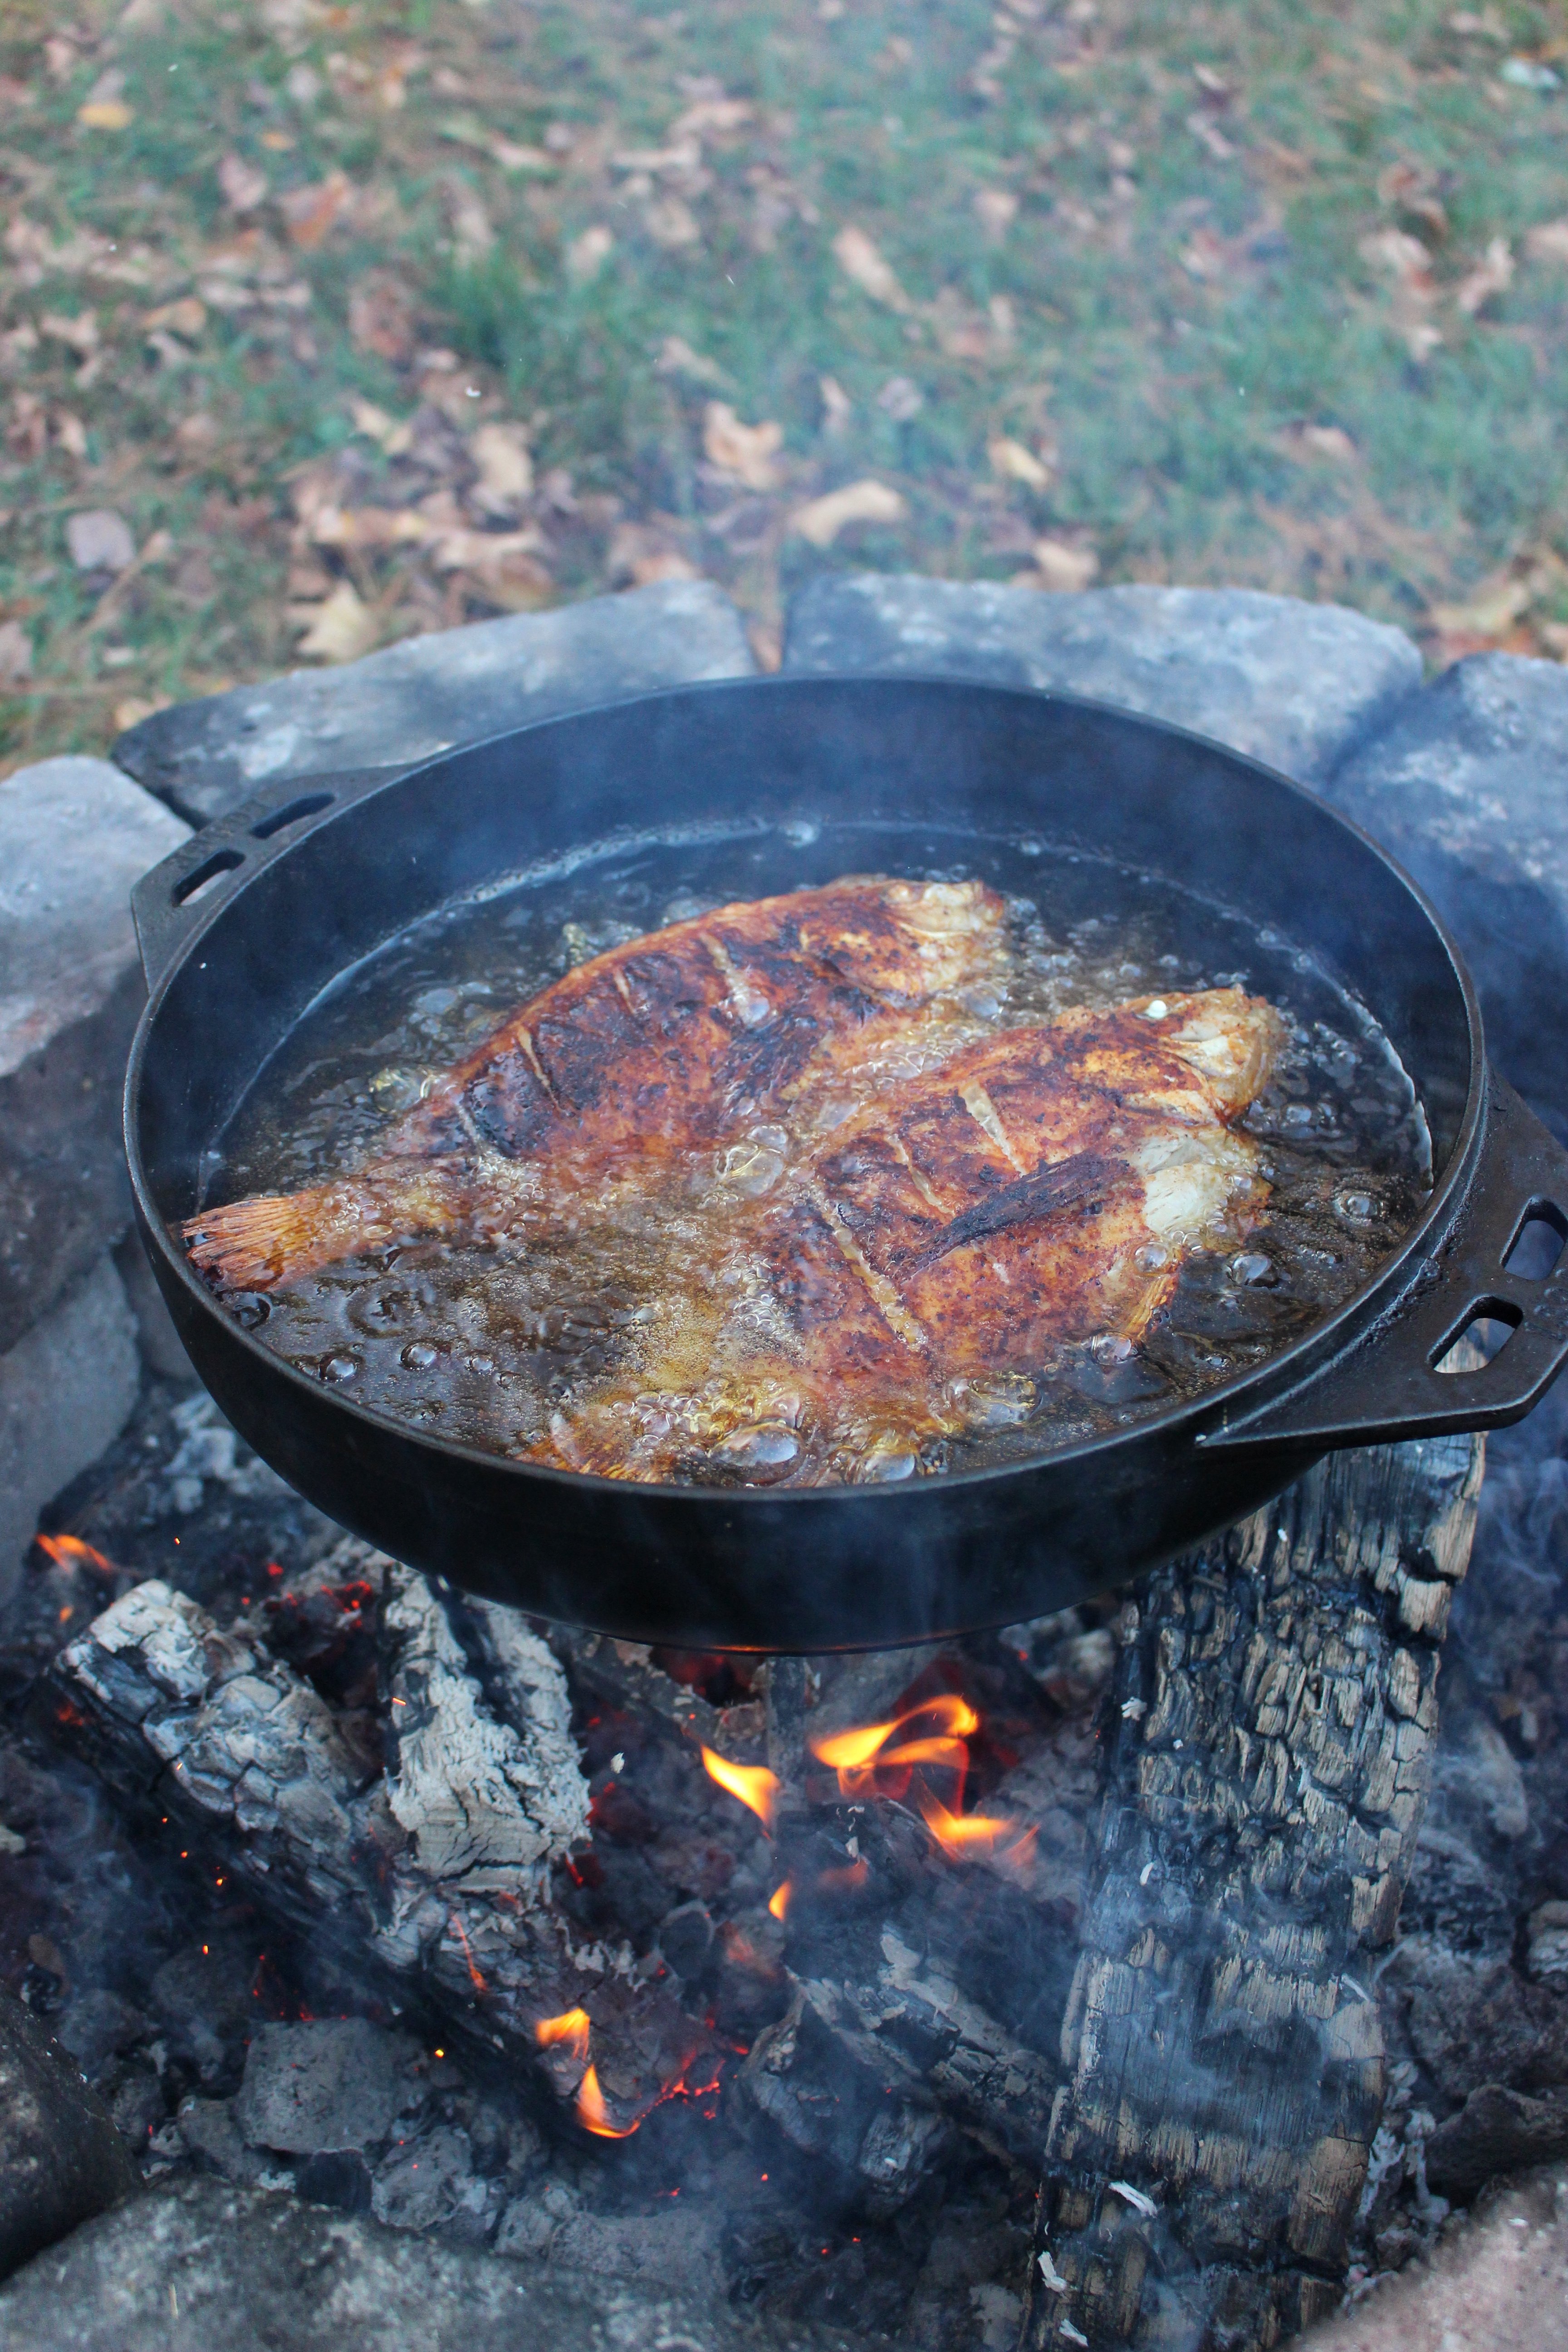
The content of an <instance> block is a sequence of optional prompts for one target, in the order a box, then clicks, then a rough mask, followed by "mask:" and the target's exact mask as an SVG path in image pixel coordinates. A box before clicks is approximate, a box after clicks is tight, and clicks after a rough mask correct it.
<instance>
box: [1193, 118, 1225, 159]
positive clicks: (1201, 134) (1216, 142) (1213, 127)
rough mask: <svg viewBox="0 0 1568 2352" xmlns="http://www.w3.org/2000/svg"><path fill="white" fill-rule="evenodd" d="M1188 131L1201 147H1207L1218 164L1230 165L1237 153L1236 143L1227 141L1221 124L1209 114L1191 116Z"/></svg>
mask: <svg viewBox="0 0 1568 2352" xmlns="http://www.w3.org/2000/svg"><path fill="white" fill-rule="evenodd" d="M1187 129H1188V130H1189V131H1191V132H1192V134H1193V137H1194V139H1195V140H1196V141H1197V142H1198V144H1199V145H1200V146H1201V147H1206V148H1207V149H1208V151H1209V153H1210V154H1211V155H1212V156H1213V157H1214V159H1215V163H1229V161H1230V159H1231V157H1232V156H1233V155H1234V154H1235V152H1236V147H1235V144H1234V142H1232V141H1231V140H1229V139H1227V138H1226V135H1225V132H1224V131H1222V130H1221V129H1220V127H1219V124H1218V123H1217V122H1215V121H1214V119H1213V118H1212V116H1210V115H1207V114H1189V115H1188V117H1187Z"/></svg>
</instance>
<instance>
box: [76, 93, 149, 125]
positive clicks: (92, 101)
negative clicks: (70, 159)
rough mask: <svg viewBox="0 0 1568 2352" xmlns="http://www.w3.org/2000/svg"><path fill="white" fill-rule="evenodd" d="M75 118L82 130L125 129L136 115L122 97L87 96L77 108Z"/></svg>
mask: <svg viewBox="0 0 1568 2352" xmlns="http://www.w3.org/2000/svg"><path fill="white" fill-rule="evenodd" d="M76 119H77V121H79V123H80V124H81V126H82V129H83V130H84V131H125V130H128V129H129V127H130V126H131V124H132V122H134V121H135V120H136V117H135V115H134V114H133V113H132V110H131V109H130V107H128V106H127V105H126V103H125V100H123V99H122V98H89V100H88V101H87V103H86V105H85V106H79V107H78V108H77V110H76Z"/></svg>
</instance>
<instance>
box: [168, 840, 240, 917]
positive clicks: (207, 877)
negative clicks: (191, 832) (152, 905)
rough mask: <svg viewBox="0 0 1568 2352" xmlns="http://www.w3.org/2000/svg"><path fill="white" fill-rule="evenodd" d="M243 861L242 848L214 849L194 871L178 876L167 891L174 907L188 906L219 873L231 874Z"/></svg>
mask: <svg viewBox="0 0 1568 2352" xmlns="http://www.w3.org/2000/svg"><path fill="white" fill-rule="evenodd" d="M244 863H245V852H244V850H243V849H215V850H214V852H213V854H212V856H210V857H207V858H204V859H203V861H202V863H201V864H200V865H199V866H197V867H196V868H195V872H194V873H191V874H183V875H182V876H181V877H180V879H179V880H178V881H177V882H176V883H175V885H174V888H173V890H172V891H171V892H170V893H169V897H170V900H171V903H172V904H173V905H174V906H176V907H188V906H189V905H190V903H191V901H192V899H193V898H200V897H201V895H202V893H203V891H204V890H206V889H210V887H212V885H213V884H214V883H215V882H216V880H217V878H218V877H219V875H220V874H232V873H233V872H234V869H235V867H236V866H243V865H244Z"/></svg>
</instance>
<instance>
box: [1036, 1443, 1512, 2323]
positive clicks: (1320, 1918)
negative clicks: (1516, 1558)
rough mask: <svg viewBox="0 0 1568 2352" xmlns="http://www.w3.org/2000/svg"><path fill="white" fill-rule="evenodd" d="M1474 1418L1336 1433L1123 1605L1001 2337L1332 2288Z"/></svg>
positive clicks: (1254, 2305) (1201, 2313) (1424, 1743)
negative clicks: (1059, 2074) (1075, 1942)
mask: <svg viewBox="0 0 1568 2352" xmlns="http://www.w3.org/2000/svg"><path fill="white" fill-rule="evenodd" d="M1482 1460H1483V1448H1482V1444H1481V1442H1480V1441H1479V1440H1472V1439H1468V1438H1448V1439H1440V1440H1433V1441H1429V1442H1426V1443H1421V1444H1407V1445H1401V1446H1394V1447H1383V1448H1378V1449H1375V1450H1371V1451H1366V1452H1362V1453H1357V1454H1340V1455H1337V1456H1334V1457H1331V1459H1330V1460H1329V1461H1327V1462H1325V1463H1322V1464H1320V1465H1318V1466H1317V1467H1316V1468H1315V1469H1313V1470H1312V1471H1310V1473H1309V1474H1308V1475H1306V1476H1305V1477H1304V1478H1302V1479H1301V1480H1300V1481H1299V1482H1298V1484H1297V1485H1296V1486H1292V1487H1291V1488H1290V1489H1289V1491H1288V1492H1287V1493H1286V1494H1285V1495H1284V1496H1281V1497H1280V1499H1279V1501H1278V1502H1277V1503H1275V1504H1274V1505H1272V1506H1270V1507H1268V1509H1266V1510H1264V1511H1261V1512H1259V1513H1258V1514H1257V1515H1256V1516H1255V1517H1252V1518H1251V1519H1248V1520H1247V1521H1245V1522H1244V1523H1243V1524H1242V1525H1240V1526H1239V1527H1237V1528H1233V1529H1231V1530H1230V1531H1229V1532H1228V1534H1227V1535H1226V1536H1225V1537H1223V1538H1218V1539H1216V1540H1215V1541H1214V1542H1212V1543H1211V1544H1209V1545H1206V1546H1205V1547H1204V1548H1203V1549H1201V1550H1200V1551H1198V1552H1196V1553H1194V1554H1192V1555H1190V1556H1188V1557H1187V1558H1185V1559H1183V1560H1181V1561H1179V1562H1177V1563H1176V1564H1175V1565H1173V1566H1172V1567H1170V1568H1168V1569H1165V1570H1160V1571H1158V1572H1157V1573H1156V1574H1154V1575H1153V1576H1152V1578H1150V1579H1149V1580H1147V1582H1146V1583H1145V1584H1144V1585H1143V1586H1142V1588H1140V1590H1139V1591H1138V1594H1137V1597H1136V1598H1135V1599H1134V1600H1131V1601H1128V1602H1127V1603H1126V1604H1125V1606H1124V1607H1123V1609H1122V1611H1121V1615H1120V1617H1119V1619H1118V1621H1117V1622H1116V1626H1115V1629H1114V1630H1115V1632H1116V1635H1117V1639H1118V1643H1119V1648H1120V1656H1119V1662H1118V1668H1117V1673H1116V1676H1115V1679H1114V1684H1113V1687H1112V1695H1111V1698H1110V1702H1109V1705H1108V1709H1107V1717H1106V1741H1107V1749H1106V1759H1105V1768H1104V1782H1103V1797H1102V1801H1101V1804H1100V1813H1099V1817H1098V1822H1097V1823H1096V1826H1095V1829H1094V1832H1093V1834H1092V1836H1091V1863H1090V1871H1089V1889H1088V1901H1087V1906H1086V1910H1085V1914H1084V1918H1083V1925H1082V1931H1081V1941H1080V1948H1079V1958H1078V1964H1077V1968H1076V1971H1075V1974H1074V1978H1073V1984H1072V1990H1071V1993H1070V1996H1069V1999H1068V2008H1067V2015H1066V2019H1065V2021H1064V2025H1063V2029H1062V2042H1061V2050H1062V2065H1063V2077H1064V2079H1063V2081H1062V2083H1061V2086H1060V2088H1059V2089H1058V2093H1057V2096H1056V2102H1055V2106H1054V2110H1053V2114H1052V2118H1051V2125H1050V2131H1049V2139H1048V2146H1047V2156H1046V2163H1045V2171H1044V2180H1043V2185H1042V2189H1041V2192H1040V2200H1039V2209H1038V2221H1037V2236H1036V2245H1035V2257H1036V2259H1035V2262H1034V2264H1033V2266H1032V2268H1031V2273H1030V2278H1029V2285H1028V2294H1027V2299H1026V2312H1025V2317H1024V2324H1023V2330H1022V2338H1021V2341H1022V2345H1023V2347H1026V2352H1046V2347H1057V2346H1063V2345H1081V2344H1084V2343H1086V2342H1087V2343H1089V2344H1090V2345H1093V2346H1095V2347H1109V2346H1136V2347H1156V2346H1157V2347H1162V2352H1166V2347H1169V2352H1175V2347H1178V2346H1179V2347H1194V2352H1196V2347H1208V2346H1214V2347H1220V2346H1225V2347H1231V2348H1232V2352H1243V2347H1247V2352H1250V2347H1267V2346H1270V2345H1273V2344H1275V2343H1278V2342H1279V2341H1280V2340H1281V2339H1282V2338H1283V2337H1285V2336H1289V2335H1290V2334H1293V2333H1294V2332H1295V2331H1296V2330H1297V2329H1299V2328H1300V2327H1301V2326H1305V2325H1307V2324H1308V2323H1309V2322H1310V2320H1312V2319H1313V2318H1316V2317H1317V2316H1319V2315H1321V2314H1322V2313H1324V2312H1326V2311H1328V2310H1330V2309H1331V2308H1332V2307H1333V2306H1334V2305H1335V2304H1336V2303H1337V2301H1338V2298H1339V2295H1340V2293H1341V2291H1342V2286H1341V2282H1342V2272H1343V2268H1344V2262H1345V2247H1346V2242H1347V2238H1348V2234H1349V2231H1350V2226H1351V2223H1352V2219H1353V2217H1354V2214H1355V2210H1356V2205H1357V2200H1358V2199H1359V2197H1360V2194H1361V2190H1362V2186H1363V2181H1364V2179H1365V2177H1366V2169H1367V2161H1368V2151H1369V2148H1370V2146H1371V2142H1372V2138H1373V2133H1374V2131H1375V2129H1376V2127H1377V2124H1378V2120H1379V2117H1380V2115H1381V2112H1382V2108H1383V2102H1384V2051H1383V2042H1382V2035H1381V2030H1380V2027H1379V2021H1378V2012H1377V2008H1376V2004H1375V2000H1374V1998H1373V1981H1372V1977H1371V1974H1370V1973H1369V1970H1370V1968H1371V1966H1372V1965H1373V1964H1374V1959H1373V1956H1374V1955H1375V1953H1376V1952H1377V1950H1378V1949H1379V1948H1381V1947H1383V1946H1384V1945H1386V1944H1387V1943H1388V1942H1389V1940H1390V1939H1391V1937H1392V1936H1393V1934H1394V1927H1395V1923H1396V1920H1397V1917H1398V1912H1399V1902H1400V1896H1401V1894H1402V1892H1403V1889H1404V1885H1405V1880H1406V1878H1407V1876H1408V1874H1409V1871H1410V1866H1411V1862H1412V1859H1413V1857H1414V1853H1415V1839H1416V1835H1417V1832H1418V1831H1419V1828H1420V1822H1421V1813H1422V1808H1423V1804H1424V1801H1425V1797H1426V1788H1427V1783H1428V1780H1429V1776H1430V1769H1431V1757H1432V1745H1433V1740H1434V1737H1435V1734H1436V1723H1437V1705H1436V1677H1437V1658H1438V1649H1439V1645H1440V1643H1441V1641H1442V1638H1443V1633H1444V1631H1445V1628H1446V1626H1447V1616H1448V1610H1449V1605H1450V1602H1451V1600H1452V1596H1453V1591H1454V1587H1455V1585H1456V1584H1457V1583H1458V1580H1460V1578H1462V1576H1463V1575H1464V1573H1465V1570H1466V1567H1467V1565H1468V1559H1469V1549H1470V1541H1471V1537H1472V1535H1473V1532H1474V1526H1475V1515H1476V1497H1477V1495H1478V1492H1479V1485H1480V1477H1481V1468H1482Z"/></svg>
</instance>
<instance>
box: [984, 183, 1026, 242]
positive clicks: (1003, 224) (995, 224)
mask: <svg viewBox="0 0 1568 2352" xmlns="http://www.w3.org/2000/svg"><path fill="white" fill-rule="evenodd" d="M974 209H975V211H976V212H977V213H978V214H979V215H980V226H981V227H982V228H983V229H984V231H985V234H986V236H988V237H989V238H990V240H991V242H992V244H993V245H1000V244H1001V243H1002V242H1003V240H1004V239H1005V236H1006V235H1007V231H1008V230H1009V229H1010V228H1011V227H1012V226H1013V223H1014V222H1015V221H1016V219H1017V217H1018V199H1017V197H1016V195H1015V194H1013V192H1012V190H1011V189H1010V188H980V189H978V190H976V192H975V197H974Z"/></svg>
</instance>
